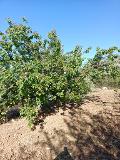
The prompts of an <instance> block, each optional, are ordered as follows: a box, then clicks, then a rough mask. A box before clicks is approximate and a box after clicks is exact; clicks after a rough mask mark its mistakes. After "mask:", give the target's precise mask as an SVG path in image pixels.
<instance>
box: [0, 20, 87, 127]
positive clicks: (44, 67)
mask: <svg viewBox="0 0 120 160" xmlns="http://www.w3.org/2000/svg"><path fill="white" fill-rule="evenodd" d="M8 25H9V26H8V29H7V30H6V31H5V33H3V32H0V116H1V117H2V116H3V115H5V114H6V112H7V111H8V109H9V108H11V107H13V106H16V105H18V104H19V105H20V112H21V116H24V117H26V118H27V119H28V120H29V124H30V125H31V124H33V123H34V121H35V118H36V117H37V114H38V112H39V110H41V109H45V108H47V107H52V105H53V104H56V103H66V102H67V103H68V102H79V101H81V99H82V98H83V96H84V95H85V94H86V93H87V92H88V91H89V89H90V87H89V84H88V83H87V81H86V76H87V75H86V74H84V72H83V59H82V49H81V48H80V47H79V46H76V47H75V48H74V49H73V51H71V52H70V53H69V54H65V53H64V51H63V47H62V44H61V42H60V40H59V38H58V36H57V34H56V32H55V31H54V30H53V31H51V32H50V33H48V38H47V39H44V40H42V38H41V36H40V35H39V34H38V33H37V32H33V31H32V29H31V28H30V27H29V26H28V25H27V24H24V22H23V23H22V24H15V23H14V22H13V21H11V20H10V19H8Z"/></svg>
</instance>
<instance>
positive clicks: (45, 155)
mask: <svg viewBox="0 0 120 160" xmlns="http://www.w3.org/2000/svg"><path fill="white" fill-rule="evenodd" d="M54 159H55V160H64V159H66V160H72V159H73V160H120V90H118V91H115V90H112V89H111V90H110V89H97V90H96V91H94V92H92V93H90V94H88V96H87V97H86V99H85V101H84V103H83V104H82V105H80V106H74V107H73V108H69V107H68V108H67V109H66V110H63V109H59V111H58V112H57V113H55V114H53V115H49V116H47V117H46V118H45V119H44V122H43V125H42V126H41V125H40V124H39V125H37V126H36V129H35V130H34V131H31V130H30V129H29V127H28V125H27V121H26V120H25V119H17V120H11V121H9V122H7V123H6V124H2V125H0V160H54Z"/></svg>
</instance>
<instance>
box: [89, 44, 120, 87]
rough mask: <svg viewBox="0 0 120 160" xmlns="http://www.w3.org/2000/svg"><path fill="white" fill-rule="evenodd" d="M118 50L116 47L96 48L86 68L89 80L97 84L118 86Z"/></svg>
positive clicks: (119, 58) (119, 71)
mask: <svg viewBox="0 0 120 160" xmlns="http://www.w3.org/2000/svg"><path fill="white" fill-rule="evenodd" d="M119 52H120V50H119V49H118V48H117V47H112V48H109V49H106V50H105V49H100V48H97V50H96V54H95V56H94V58H93V59H91V60H90V61H89V62H88V64H87V68H88V69H89V71H90V72H89V76H90V77H91V81H92V82H93V83H94V84H96V85H97V86H108V87H120V55H119Z"/></svg>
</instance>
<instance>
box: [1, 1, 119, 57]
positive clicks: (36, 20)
mask: <svg viewBox="0 0 120 160" xmlns="http://www.w3.org/2000/svg"><path fill="white" fill-rule="evenodd" d="M23 16H24V17H26V18H27V19H28V21H29V25H30V26H31V27H32V28H33V30H34V31H38V32H39V33H40V34H41V35H42V37H43V38H44V37H45V36H46V35H47V33H48V32H49V31H50V30H52V29H56V31H57V33H58V35H59V37H60V39H61V41H62V43H63V45H64V49H65V51H70V50H71V49H72V48H73V47H74V46H75V45H76V44H80V45H82V46H83V47H89V46H92V47H93V50H92V52H91V55H92V54H93V53H94V49H95V47H97V46H100V47H102V48H107V47H111V46H114V45H116V46H118V47H120V0H0V30H4V29H5V28H6V22H5V19H6V18H7V17H11V18H13V20H14V21H16V22H19V21H20V18H21V17H23Z"/></svg>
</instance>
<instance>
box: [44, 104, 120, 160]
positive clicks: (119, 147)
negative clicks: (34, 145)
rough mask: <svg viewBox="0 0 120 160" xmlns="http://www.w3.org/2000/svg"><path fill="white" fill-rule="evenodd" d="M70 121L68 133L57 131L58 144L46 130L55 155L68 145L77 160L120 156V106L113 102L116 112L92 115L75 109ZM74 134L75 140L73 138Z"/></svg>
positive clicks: (48, 141) (71, 112) (116, 157)
mask: <svg viewBox="0 0 120 160" xmlns="http://www.w3.org/2000/svg"><path fill="white" fill-rule="evenodd" d="M111 105H112V106H113V104H111ZM70 115H71V116H70V118H69V120H66V119H64V121H65V124H66V125H67V128H68V132H64V131H63V130H54V132H55V135H57V137H58V139H57V140H58V142H59V144H58V145H57V146H56V145H54V143H53V142H52V140H51V139H50V137H49V135H48V134H47V133H45V137H46V139H47V145H48V146H49V147H50V148H51V149H52V150H53V152H54V153H55V155H57V154H59V152H60V151H61V149H62V148H64V146H66V147H67V148H68V150H69V151H70V153H72V157H73V159H75V160H96V159H98V160H119V159H120V106H119V104H114V106H113V114H111V112H109V111H108V110H104V112H99V114H97V115H92V114H90V113H89V112H87V111H85V110H83V109H80V108H79V109H78V108H77V109H76V108H72V109H71V110H70ZM68 135H69V137H71V138H72V139H74V140H70V138H68Z"/></svg>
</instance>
